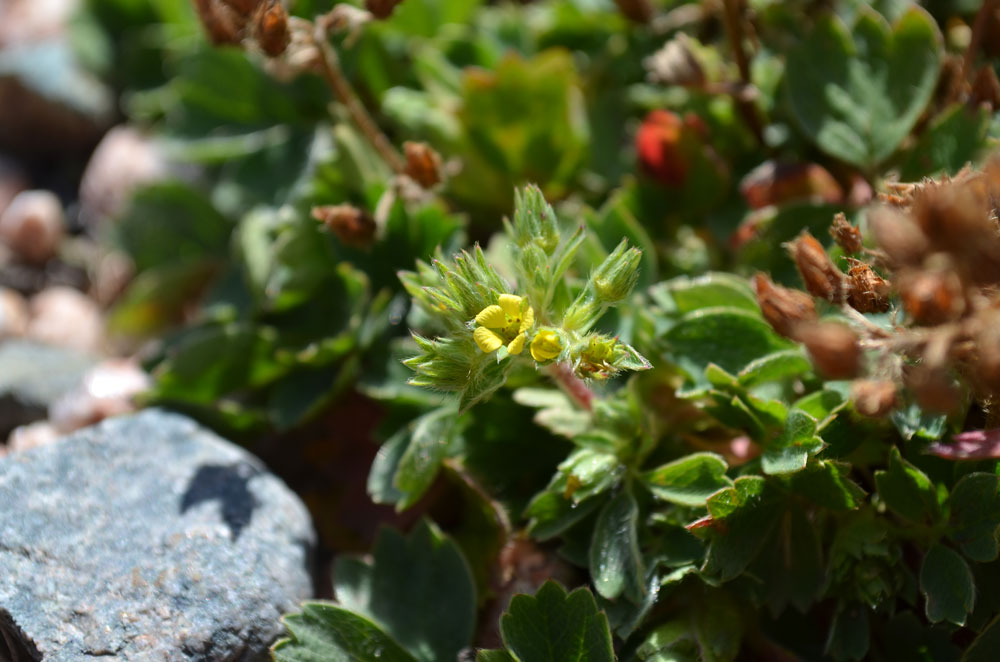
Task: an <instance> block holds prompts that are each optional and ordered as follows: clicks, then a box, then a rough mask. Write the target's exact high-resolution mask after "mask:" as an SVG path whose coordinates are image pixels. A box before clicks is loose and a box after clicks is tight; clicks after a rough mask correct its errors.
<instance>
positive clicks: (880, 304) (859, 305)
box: [847, 258, 891, 313]
mask: <svg viewBox="0 0 1000 662" xmlns="http://www.w3.org/2000/svg"><path fill="white" fill-rule="evenodd" d="M848 264H850V267H849V268H848V270H847V279H848V281H849V286H848V291H847V303H848V304H850V306H851V308H853V309H854V310H857V311H858V312H861V313H884V312H886V311H887V310H889V294H890V291H891V287H890V286H889V283H888V282H887V281H886V280H885V279H884V278H882V277H881V276H879V275H878V274H877V273H875V270H874V269H872V268H871V267H870V266H868V265H867V264H865V263H864V262H862V261H860V260H855V259H851V258H848Z"/></svg>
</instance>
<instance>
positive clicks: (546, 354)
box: [531, 330, 562, 363]
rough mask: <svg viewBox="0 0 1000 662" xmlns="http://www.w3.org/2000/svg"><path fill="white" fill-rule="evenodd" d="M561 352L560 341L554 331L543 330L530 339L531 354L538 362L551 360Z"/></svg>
mask: <svg viewBox="0 0 1000 662" xmlns="http://www.w3.org/2000/svg"><path fill="white" fill-rule="evenodd" d="M561 353H562V342H561V341H560V340H559V334H557V333H556V332H555V331H550V330H543V331H540V332H539V333H538V335H536V336H535V339H534V340H532V341H531V356H532V358H534V359H535V360H536V361H538V362H539V363H541V362H543V361H551V360H552V359H554V358H556V357H557V356H559V354H561Z"/></svg>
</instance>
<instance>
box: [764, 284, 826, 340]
mask: <svg viewBox="0 0 1000 662" xmlns="http://www.w3.org/2000/svg"><path fill="white" fill-rule="evenodd" d="M754 290H756V292H757V305H759V306H760V312H761V313H762V314H763V315H764V319H766V320H767V322H768V324H770V325H771V326H772V327H773V328H774V330H775V331H777V332H778V333H780V334H781V335H783V336H785V337H786V338H795V337H796V336H795V332H796V329H797V328H798V327H799V325H801V324H802V323H803V322H815V321H816V304H815V303H814V302H813V300H812V297H810V296H809V295H808V294H806V293H805V292H800V291H798V290H790V289H788V288H787V287H781V286H780V285H775V284H774V283H772V282H771V279H770V278H768V277H767V276H766V275H764V274H762V273H758V274H757V275H756V276H754Z"/></svg>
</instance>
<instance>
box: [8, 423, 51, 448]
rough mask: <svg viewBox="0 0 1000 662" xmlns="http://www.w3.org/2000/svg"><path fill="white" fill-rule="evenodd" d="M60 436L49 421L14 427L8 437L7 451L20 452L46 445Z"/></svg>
mask: <svg viewBox="0 0 1000 662" xmlns="http://www.w3.org/2000/svg"><path fill="white" fill-rule="evenodd" d="M58 438H59V431H58V430H56V428H55V426H53V425H52V424H51V423H49V422H48V421H36V422H34V423H28V424H27V425H22V426H20V427H16V428H14V431H13V432H11V433H10V436H9V437H8V438H7V452H9V453H20V452H21V451H26V450H28V449H30V448H38V447H39V446H46V445H48V444H51V443H52V442H53V441H55V440H56V439H58Z"/></svg>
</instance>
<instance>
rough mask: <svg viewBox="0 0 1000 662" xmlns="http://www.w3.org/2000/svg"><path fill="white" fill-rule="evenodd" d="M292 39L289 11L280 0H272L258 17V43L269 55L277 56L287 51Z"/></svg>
mask: <svg viewBox="0 0 1000 662" xmlns="http://www.w3.org/2000/svg"><path fill="white" fill-rule="evenodd" d="M291 40H292V34H291V32H290V31H289V30H288V12H287V11H286V10H285V7H284V5H282V4H281V3H280V2H272V3H271V6H270V7H268V8H267V9H265V10H264V11H263V12H261V13H260V16H259V17H258V19H257V43H258V44H260V49H261V50H262V51H264V52H265V53H267V54H268V55H269V56H271V57H277V56H279V55H281V54H282V53H284V52H285V49H286V48H288V44H289V42H291Z"/></svg>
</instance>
